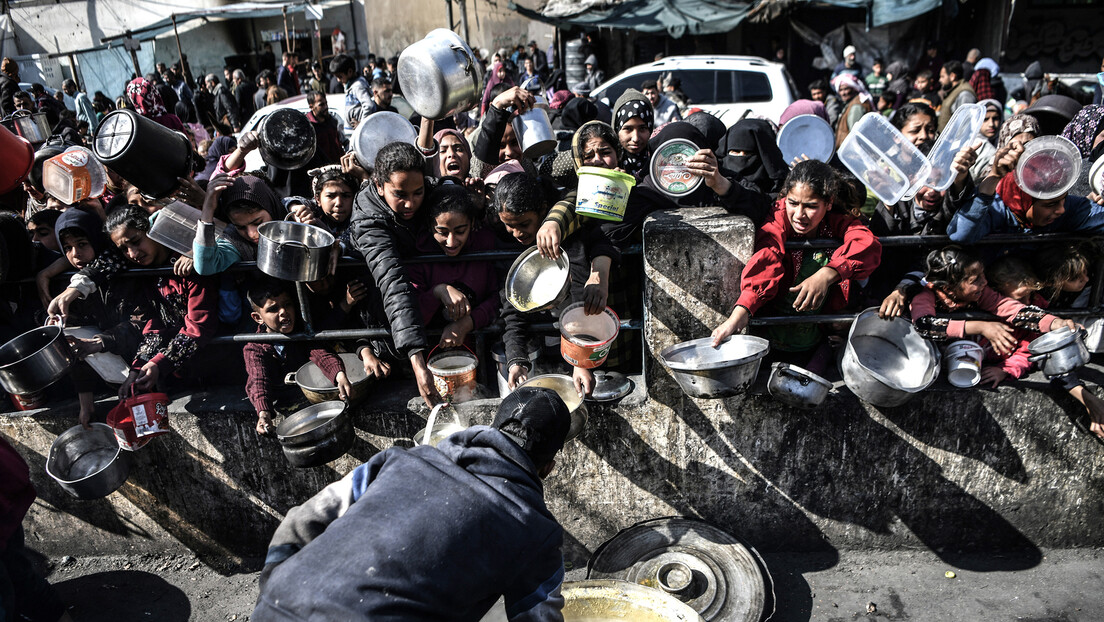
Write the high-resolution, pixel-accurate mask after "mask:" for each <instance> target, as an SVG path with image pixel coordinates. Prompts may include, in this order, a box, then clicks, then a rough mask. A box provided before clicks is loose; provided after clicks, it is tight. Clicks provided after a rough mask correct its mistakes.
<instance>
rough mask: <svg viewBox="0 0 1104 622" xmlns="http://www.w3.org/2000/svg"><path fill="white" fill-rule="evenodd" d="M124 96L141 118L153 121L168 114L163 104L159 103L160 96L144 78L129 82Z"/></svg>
mask: <svg viewBox="0 0 1104 622" xmlns="http://www.w3.org/2000/svg"><path fill="white" fill-rule="evenodd" d="M126 96H127V99H128V100H129V101H130V103H131V104H132V105H133V106H134V109H135V110H136V111H137V112H138V114H140V115H142V116H143V117H147V118H150V119H155V118H157V117H160V116H161V115H166V114H169V111H168V110H166V109H165V104H163V103H162V102H161V95H160V94H158V92H157V89H156V88H154V86H153V84H150V82H149V81H148V80H146V79H145V78H135V79H133V80H131V81H130V83H129V84H127V86H126Z"/></svg>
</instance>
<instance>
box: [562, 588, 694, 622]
mask: <svg viewBox="0 0 1104 622" xmlns="http://www.w3.org/2000/svg"><path fill="white" fill-rule="evenodd" d="M563 597H564V608H563V618H564V622H607V621H608V620H633V621H634V622H703V621H702V617H701V616H699V615H698V612H697V611H695V610H694V608H693V607H691V606H689V605H686V604H684V603H682V602H681V601H680V600H679V599H678V598H675V597H674V596H671V595H668V594H666V593H665V592H663V591H661V590H658V589H656V588H652V587H645V586H643V585H640V584H637V583H632V582H630V581H621V580H618V579H592V580H589V581H570V582H568V583H564V585H563Z"/></svg>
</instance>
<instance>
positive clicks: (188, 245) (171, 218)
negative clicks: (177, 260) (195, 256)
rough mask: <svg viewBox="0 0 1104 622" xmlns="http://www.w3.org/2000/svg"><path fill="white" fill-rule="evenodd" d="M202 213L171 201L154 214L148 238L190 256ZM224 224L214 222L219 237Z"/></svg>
mask: <svg viewBox="0 0 1104 622" xmlns="http://www.w3.org/2000/svg"><path fill="white" fill-rule="evenodd" d="M202 215H203V213H202V212H200V211H199V210H197V209H196V208H194V207H192V206H191V205H187V204H185V203H181V202H180V201H173V202H172V203H169V204H168V205H166V206H165V207H163V208H161V209H160V210H158V211H157V212H156V217H155V218H154V219H153V223H152V224H151V225H150V232H149V236H150V238H152V239H153V241H154V242H157V243H159V244H161V245H162V246H165V247H167V248H170V249H172V250H174V251H176V252H177V253H180V254H181V255H184V256H185V257H191V256H192V242H193V241H195V236H196V228H197V227H198V226H199V225H198V223H199V219H200V217H201V216H202ZM225 228H226V223H224V222H222V221H221V220H217V219H216V220H215V231H216V232H217V235H221V234H222V231H223V229H225Z"/></svg>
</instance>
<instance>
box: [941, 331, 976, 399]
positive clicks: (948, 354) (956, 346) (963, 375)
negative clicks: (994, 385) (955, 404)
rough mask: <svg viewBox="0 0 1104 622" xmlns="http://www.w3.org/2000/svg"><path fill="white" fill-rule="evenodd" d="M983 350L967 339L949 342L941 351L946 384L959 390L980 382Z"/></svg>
mask: <svg viewBox="0 0 1104 622" xmlns="http://www.w3.org/2000/svg"><path fill="white" fill-rule="evenodd" d="M984 356H985V350H984V349H983V348H982V347H981V346H980V345H978V344H976V343H974V342H973V341H969V340H967V339H963V340H961V341H954V342H951V344H950V345H948V346H947V349H946V350H944V351H943V361H944V362H945V363H946V364H947V382H949V383H951V384H952V385H954V386H956V387H959V388H967V387H972V386H974V385H976V384H977V383H978V382H981V361H982V358H984Z"/></svg>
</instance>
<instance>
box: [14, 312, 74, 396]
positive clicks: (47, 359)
mask: <svg viewBox="0 0 1104 622" xmlns="http://www.w3.org/2000/svg"><path fill="white" fill-rule="evenodd" d="M55 319H56V320H57V324H50V321H52V320H55ZM75 360H76V357H75V356H73V350H72V348H70V347H69V341H68V340H67V339H66V338H65V321H64V320H63V319H62V318H60V317H52V318H48V319H47V320H46V325H45V326H43V327H42V328H36V329H34V330H29V331H27V332H25V333H23V334H22V335H20V336H18V337H16V338H15V339H12V340H11V341H9V342H7V343H6V344H4V345H3V346H2V347H0V386H3V387H4V390H5V391H7V392H8V393H13V394H15V395H25V394H28V393H34V392H35V391H41V390H42V389H45V388H46V387H48V386H50V385H51V384H53V383H55V382H57V380H58V379H59V378H61V377H62V376H64V375H65V373H66V372H68V371H69V366H70V365H72V364H73V362H74V361H75Z"/></svg>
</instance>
